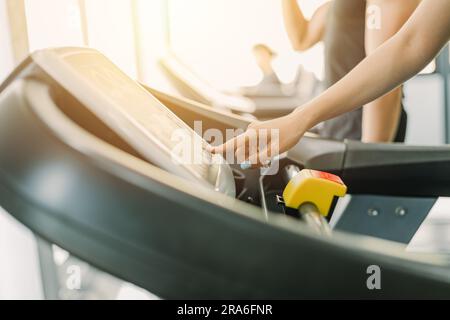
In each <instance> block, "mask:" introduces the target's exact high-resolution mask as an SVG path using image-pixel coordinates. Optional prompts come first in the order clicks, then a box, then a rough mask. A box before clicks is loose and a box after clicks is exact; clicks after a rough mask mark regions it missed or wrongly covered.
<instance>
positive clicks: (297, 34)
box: [282, 0, 308, 49]
mask: <svg viewBox="0 0 450 320" xmlns="http://www.w3.org/2000/svg"><path fill="white" fill-rule="evenodd" d="M282 6H283V17H284V25H285V28H286V32H287V35H288V37H289V40H290V41H291V44H292V46H293V47H294V48H295V49H298V48H300V47H301V45H302V39H304V37H305V35H306V32H307V28H308V21H307V20H306V19H305V17H304V15H303V13H302V11H301V10H300V7H299V6H298V4H297V1H296V0H283V1H282Z"/></svg>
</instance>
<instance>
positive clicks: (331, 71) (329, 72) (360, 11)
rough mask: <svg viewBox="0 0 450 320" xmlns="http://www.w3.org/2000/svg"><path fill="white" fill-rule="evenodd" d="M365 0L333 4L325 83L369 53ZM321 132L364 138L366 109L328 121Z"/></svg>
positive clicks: (327, 34)
mask: <svg viewBox="0 0 450 320" xmlns="http://www.w3.org/2000/svg"><path fill="white" fill-rule="evenodd" d="M365 18H366V1H365V0H335V1H334V3H333V4H332V5H331V7H330V12H329V15H328V19H327V26H326V32H325V38H324V42H325V86H326V87H327V88H328V87H330V86H332V85H333V84H335V83H336V82H337V81H339V80H340V79H341V78H343V77H344V76H345V75H346V74H347V73H349V72H350V71H351V70H352V69H353V68H354V67H356V65H358V64H359V63H360V62H361V61H362V60H363V59H364V58H365V56H366V52H365V36H364V35H365ZM320 134H321V135H322V136H324V137H327V138H333V139H339V140H342V139H353V140H360V139H361V135H362V109H361V108H359V109H357V110H355V111H352V112H349V113H347V114H344V115H342V116H339V117H337V118H334V119H331V120H329V121H326V122H324V123H323V124H322V125H321V128H320Z"/></svg>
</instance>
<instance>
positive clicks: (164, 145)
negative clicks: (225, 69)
mask: <svg viewBox="0 0 450 320" xmlns="http://www.w3.org/2000/svg"><path fill="white" fill-rule="evenodd" d="M33 59H34V61H35V62H36V63H37V64H38V65H39V67H41V68H42V69H43V70H44V71H45V72H46V73H47V74H49V75H50V76H51V77H52V78H54V80H56V81H57V82H58V83H59V84H60V85H62V86H63V87H64V88H65V89H66V90H67V91H68V92H70V93H71V94H72V95H73V96H74V97H75V98H77V100H78V101H80V102H81V103H83V104H84V105H85V106H86V107H87V108H88V109H89V110H90V111H91V112H92V113H94V114H95V115H96V116H97V117H98V118H99V119H101V120H102V121H103V122H104V123H105V124H106V125H108V126H109V127H110V128H111V129H112V130H114V131H115V132H116V133H117V134H119V135H120V136H121V137H122V138H123V139H124V140H125V141H127V142H128V143H129V144H130V145H131V146H133V147H134V148H135V149H136V150H137V151H138V152H139V153H140V154H141V155H142V156H144V157H145V158H147V159H148V160H149V161H150V162H152V163H154V164H155V165H157V166H159V167H161V168H163V169H165V170H167V171H169V172H172V173H174V174H176V175H178V176H181V177H184V178H187V179H189V180H192V181H196V182H198V183H201V184H203V185H206V186H209V187H213V188H214V189H215V190H217V191H219V192H223V193H226V194H228V195H231V196H234V193H235V186H234V178H233V173H232V171H231V169H230V167H229V166H228V165H227V164H226V163H225V160H224V159H223V158H222V157H221V156H216V155H212V154H210V153H209V152H208V151H206V149H205V147H206V145H207V144H206V142H205V141H204V140H203V139H202V138H201V137H200V136H199V135H197V134H196V133H195V132H194V131H193V130H192V129H191V128H190V127H189V126H187V125H186V124H185V123H184V122H183V121H182V120H180V119H179V118H178V117H177V116H176V115H175V114H174V113H172V112H171V111H170V110H169V109H167V107H165V106H164V105H163V104H162V103H161V102H159V101H158V100H157V99H156V98H155V97H153V96H152V95H151V94H150V93H149V92H148V91H147V90H145V89H144V88H143V87H142V86H141V85H139V84H138V83H137V82H136V81H134V80H132V79H131V78H129V77H128V76H127V75H126V74H125V73H123V72H122V71H121V70H120V69H118V68H117V67H116V66H115V65H114V64H113V63H112V62H111V61H109V60H108V59H107V58H106V57H105V56H103V55H102V54H100V53H99V52H97V51H95V50H91V49H70V50H69V49H54V50H45V51H38V52H36V53H35V54H33Z"/></svg>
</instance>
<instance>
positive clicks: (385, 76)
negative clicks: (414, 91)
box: [296, 0, 450, 129]
mask: <svg viewBox="0 0 450 320" xmlns="http://www.w3.org/2000/svg"><path fill="white" fill-rule="evenodd" d="M449 38H450V1H449V0H423V1H422V3H421V4H420V5H419V7H418V9H417V10H416V11H415V13H414V14H413V15H412V17H411V18H410V19H409V20H408V22H407V23H406V24H405V25H404V26H403V28H402V29H401V30H400V31H399V32H398V33H397V34H396V35H395V36H394V37H392V38H391V39H390V40H389V41H387V42H386V43H385V44H383V45H382V46H381V47H379V48H378V49H377V50H375V51H374V52H373V54H371V55H370V56H368V57H367V58H366V59H365V60H364V61H362V62H361V63H360V64H359V65H358V66H357V67H356V68H355V69H353V70H352V71H351V72H350V73H349V74H348V75H347V76H345V77H344V78H343V79H341V80H340V81H339V82H338V83H336V84H335V85H334V86H332V87H331V88H329V89H328V90H327V91H325V92H324V93H323V94H322V95H321V96H319V97H318V98H316V99H314V100H313V101H312V102H311V103H309V104H307V105H306V106H304V107H301V108H299V109H298V110H296V113H300V114H302V115H303V119H304V121H305V120H306V121H307V123H308V127H309V128H310V127H312V126H314V125H315V124H317V123H320V122H322V121H325V120H328V119H331V118H334V117H336V116H338V115H341V114H343V113H345V112H348V111H351V110H354V109H356V108H358V106H361V105H364V104H366V103H369V102H370V101H373V100H374V99H376V98H378V97H380V96H382V95H384V94H386V93H388V92H390V91H391V90H393V89H394V88H396V87H397V86H399V85H400V84H402V83H403V82H405V81H407V80H408V79H409V78H411V77H412V76H414V75H416V74H417V73H418V72H420V70H422V69H423V68H424V67H425V66H426V65H427V64H428V63H429V62H430V61H431V60H432V59H433V58H434V57H435V56H436V55H437V54H438V53H439V51H440V50H441V49H442V47H443V46H445V44H446V43H447V42H448V41H449ZM309 128H308V129H309Z"/></svg>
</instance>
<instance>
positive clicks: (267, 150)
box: [212, 0, 450, 167]
mask: <svg viewBox="0 0 450 320" xmlns="http://www.w3.org/2000/svg"><path fill="white" fill-rule="evenodd" d="M449 40H450V1H449V0H423V1H422V3H421V4H420V5H419V7H418V9H417V10H416V11H415V13H414V14H413V15H412V17H411V18H410V19H409V20H408V22H407V23H406V24H405V25H404V26H403V28H402V29H401V30H400V31H399V32H398V33H397V34H396V35H395V36H394V37H392V38H391V39H390V40H389V41H387V42H386V43H385V44H383V45H382V46H381V47H379V48H378V49H377V50H375V51H374V52H373V54H371V55H370V56H368V57H367V58H366V59H364V60H363V61H362V62H361V63H360V64H359V65H358V66H357V67H356V68H355V69H353V70H352V71H351V72H350V73H349V74H347V75H346V76H345V77H344V78H343V79H341V80H340V81H339V82H337V83H336V84H335V85H334V86H332V87H331V88H329V89H328V90H326V91H325V92H324V93H323V94H322V95H320V96H319V97H317V98H316V99H314V100H312V101H311V102H310V103H308V104H306V105H305V106H302V107H299V108H298V109H297V110H296V111H295V112H293V113H292V114H290V115H288V116H285V117H283V118H278V119H274V120H271V121H266V122H257V123H253V124H252V125H250V127H249V129H250V130H248V131H247V133H245V134H243V135H241V136H239V137H237V138H235V139H232V140H230V141H228V142H227V143H226V144H224V145H222V146H219V147H216V148H212V151H213V152H217V153H228V152H233V153H235V151H236V150H239V149H243V148H244V149H248V145H249V141H250V140H251V139H252V135H251V134H249V132H250V133H251V132H252V131H253V132H254V131H256V132H257V133H258V134H257V137H258V140H259V141H257V142H261V138H262V136H261V137H260V136H259V133H260V132H263V131H261V130H265V131H266V132H267V130H269V131H272V130H276V134H274V135H271V136H270V139H268V140H267V141H265V142H266V143H265V145H266V146H265V147H263V148H262V149H263V151H259V152H256V153H255V152H249V153H248V156H247V157H246V158H247V159H248V161H246V162H248V163H250V164H253V165H254V166H257V165H260V164H261V163H264V161H263V160H264V159H267V157H266V155H269V156H271V157H273V156H275V155H276V154H278V153H282V152H285V151H287V150H289V149H290V148H292V147H293V146H294V145H295V144H297V142H298V141H299V139H300V138H301V137H302V136H303V134H304V133H305V132H306V131H307V130H309V129H310V128H312V127H313V126H315V125H316V124H318V123H320V122H322V121H325V120H328V119H331V118H334V117H336V116H339V115H341V114H343V113H345V112H349V111H351V110H354V109H356V108H358V107H359V106H362V105H365V104H367V103H369V102H371V101H373V100H374V99H376V98H378V97H380V96H382V95H384V94H386V93H388V92H390V91H391V90H393V89H395V88H396V87H398V86H399V85H400V84H402V83H403V82H405V81H406V80H408V79H409V78H411V77H413V76H414V75H415V74H417V73H418V72H420V70H422V69H423V68H424V67H425V66H426V65H427V64H428V63H429V62H430V61H431V60H432V59H433V58H434V57H435V56H436V55H437V54H438V53H439V51H440V50H441V49H442V47H444V46H445V44H446V43H447V42H448V41H449ZM260 150H261V147H260ZM227 156H228V155H227ZM245 167H247V166H245Z"/></svg>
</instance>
